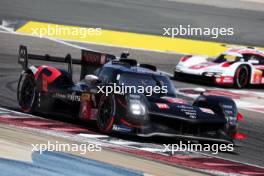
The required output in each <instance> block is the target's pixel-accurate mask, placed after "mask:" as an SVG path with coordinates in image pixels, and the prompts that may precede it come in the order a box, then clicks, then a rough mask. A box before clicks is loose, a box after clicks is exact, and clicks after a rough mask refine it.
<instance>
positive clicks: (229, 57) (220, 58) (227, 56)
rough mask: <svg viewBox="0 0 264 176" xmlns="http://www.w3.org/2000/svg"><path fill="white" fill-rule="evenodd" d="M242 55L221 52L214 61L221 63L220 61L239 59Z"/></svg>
mask: <svg viewBox="0 0 264 176" xmlns="http://www.w3.org/2000/svg"><path fill="white" fill-rule="evenodd" d="M241 59H242V57H240V56H237V55H231V54H221V55H220V56H218V57H217V58H216V59H215V60H214V62H215V63H222V62H235V61H239V60H241Z"/></svg>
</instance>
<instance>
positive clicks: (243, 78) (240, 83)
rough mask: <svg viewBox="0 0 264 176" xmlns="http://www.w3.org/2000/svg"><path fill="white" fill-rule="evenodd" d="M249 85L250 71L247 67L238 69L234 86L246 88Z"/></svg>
mask: <svg viewBox="0 0 264 176" xmlns="http://www.w3.org/2000/svg"><path fill="white" fill-rule="evenodd" d="M248 83H249V69H248V67H247V66H243V65H242V66H240V67H238V68H237V70H236V73H235V77H234V84H235V87H237V88H244V87H246V86H247V85H248Z"/></svg>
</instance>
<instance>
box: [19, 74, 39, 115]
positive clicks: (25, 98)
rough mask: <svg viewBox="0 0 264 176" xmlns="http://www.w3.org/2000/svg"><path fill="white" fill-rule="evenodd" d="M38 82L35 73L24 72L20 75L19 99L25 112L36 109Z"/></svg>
mask: <svg viewBox="0 0 264 176" xmlns="http://www.w3.org/2000/svg"><path fill="white" fill-rule="evenodd" d="M35 95H36V84H35V78H34V75H33V74H30V73H24V74H22V75H21V76H20V79H19V83H18V88H17V99H18V104H19V105H20V107H21V109H22V111H23V112H26V113H32V112H33V110H34V104H35Z"/></svg>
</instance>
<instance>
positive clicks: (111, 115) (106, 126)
mask: <svg viewBox="0 0 264 176" xmlns="http://www.w3.org/2000/svg"><path fill="white" fill-rule="evenodd" d="M115 112H116V104H115V99H114V96H113V95H109V96H106V95H105V94H104V95H102V97H101V98H100V102H99V108H98V114H97V126H98V128H99V130H100V132H102V133H111V131H112V128H113V124H114V120H115Z"/></svg>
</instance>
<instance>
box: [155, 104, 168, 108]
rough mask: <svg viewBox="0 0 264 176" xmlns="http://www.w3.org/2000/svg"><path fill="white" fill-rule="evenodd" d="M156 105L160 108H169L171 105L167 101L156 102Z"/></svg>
mask: <svg viewBox="0 0 264 176" xmlns="http://www.w3.org/2000/svg"><path fill="white" fill-rule="evenodd" d="M156 105H157V106H158V108H160V109H169V108H170V107H169V106H168V105H167V104H165V103H156Z"/></svg>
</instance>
